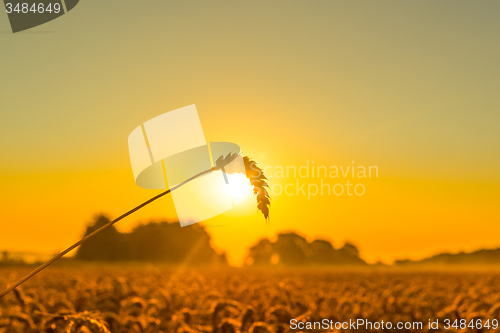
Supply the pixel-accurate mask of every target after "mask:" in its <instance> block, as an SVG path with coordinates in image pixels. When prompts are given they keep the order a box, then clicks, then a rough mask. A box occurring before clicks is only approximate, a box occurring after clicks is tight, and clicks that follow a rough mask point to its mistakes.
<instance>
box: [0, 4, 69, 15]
mask: <svg viewBox="0 0 500 333" xmlns="http://www.w3.org/2000/svg"><path fill="white" fill-rule="evenodd" d="M5 8H6V10H7V14H10V13H19V14H21V13H22V14H27V13H37V14H42V13H56V14H57V13H59V12H60V11H61V4H59V3H54V4H52V3H49V4H43V3H34V4H32V5H31V6H30V4H28V3H19V2H18V3H6V4H5Z"/></svg>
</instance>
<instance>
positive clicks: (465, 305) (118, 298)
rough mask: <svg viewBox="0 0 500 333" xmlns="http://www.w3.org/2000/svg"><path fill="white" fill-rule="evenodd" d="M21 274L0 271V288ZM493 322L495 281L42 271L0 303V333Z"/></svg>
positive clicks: (479, 275)
mask: <svg viewBox="0 0 500 333" xmlns="http://www.w3.org/2000/svg"><path fill="white" fill-rule="evenodd" d="M26 272H27V270H25V269H12V268H3V269H0V287H2V288H3V287H5V285H7V284H8V283H12V282H14V281H15V280H16V279H18V278H19V277H21V276H22V274H24V273H26ZM499 315H500V274H499V273H497V272H488V271H476V272H472V271H469V272H453V271H440V272H436V271H434V272H432V271H427V272H425V271H401V270H399V271H396V270H391V269H382V270H358V271H341V270H328V271H324V270H308V271H306V270H286V271H265V270H249V269H223V270H208V269H207V270H194V269H167V268H165V269H159V268H155V267H141V268H139V267H128V268H117V267H115V268H110V267H101V266H88V267H83V268H82V267H80V268H51V269H49V270H47V271H45V272H43V273H41V274H40V275H38V276H36V277H35V278H33V279H32V280H30V281H28V282H27V283H26V284H25V285H23V286H22V288H19V289H18V290H17V291H16V292H13V293H10V294H8V295H7V296H6V297H4V298H3V299H1V300H0V332H1V333H14V332H22V333H30V332H54V333H56V332H68V333H76V332H113V333H115V332H116V333H121V332H141V333H160V332H165V333H166V332H214V333H219V332H220V333H226V332H254V333H260V332H289V331H295V332H297V331H300V330H291V328H290V320H291V319H294V318H295V319H297V320H298V321H303V320H305V321H320V320H322V319H325V318H327V319H329V320H334V321H346V320H349V319H352V320H355V319H356V318H364V319H365V320H371V321H380V320H384V321H392V322H397V321H419V322H423V323H427V322H428V320H429V319H431V320H435V319H439V320H441V321H442V320H444V319H446V318H447V319H450V320H454V319H457V318H458V319H467V320H470V319H474V320H477V319H484V320H486V319H490V320H491V319H498V318H499ZM441 321H440V322H441ZM305 331H310V330H305ZM314 331H318V332H320V331H328V332H334V331H339V332H350V331H354V330H352V329H335V328H334V329H327V330H323V329H318V330H314ZM355 331H358V332H363V331H381V330H375V329H374V330H366V329H358V330H355ZM393 331H394V330H393ZM399 331H403V330H399ZM406 331H408V332H411V331H429V329H428V328H427V327H426V325H424V326H423V329H420V330H417V329H415V330H413V329H408V330H406ZM439 331H460V332H473V331H477V332H481V331H488V329H486V328H482V329H476V328H475V329H471V328H463V329H461V328H458V329H449V330H446V329H444V327H441V328H440V330H439ZM489 331H500V330H499V329H497V330H494V329H492V328H490V329H489Z"/></svg>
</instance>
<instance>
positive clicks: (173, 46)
mask: <svg viewBox="0 0 500 333" xmlns="http://www.w3.org/2000/svg"><path fill="white" fill-rule="evenodd" d="M153 7H154V8H153ZM498 9H500V5H499V4H497V3H495V2H483V3H481V4H477V3H467V2H465V1H440V2H439V3H436V2H433V1H419V2H418V3H413V4H410V3H401V2H397V1H380V2H377V3H374V2H370V1H361V2H356V3H348V2H330V1H318V2H317V3H307V2H289V1H274V2H273V3H268V2H265V1H252V2H251V3H228V2H224V1H212V2H210V3H208V2H206V3H205V2H203V3H195V2H190V1H186V2H182V3H177V2H176V3H173V2H169V1H165V2H161V3H155V4H154V6H153V4H152V3H151V6H141V7H138V6H137V2H136V1H122V2H120V5H117V4H116V3H113V2H99V3H92V2H82V3H81V4H79V6H78V7H77V8H75V10H73V11H72V12H71V13H69V14H68V15H65V16H64V17H62V18H60V19H57V20H54V21H52V22H50V23H48V24H45V25H43V26H41V27H39V28H35V29H33V30H31V31H27V32H25V33H20V34H16V35H13V34H8V33H1V34H0V54H1V56H2V62H1V63H0V72H1V73H2V74H1V80H0V84H1V86H0V103H1V104H0V105H1V109H0V121H1V124H2V125H3V126H2V128H3V129H2V132H1V133H0V142H1V145H0V202H1V205H0V207H1V208H2V209H1V210H0V226H1V227H2V232H1V233H0V249H15V250H26V251H41V252H53V251H57V250H61V249H63V248H65V247H66V246H68V245H70V244H72V242H74V241H76V240H77V239H78V237H79V236H81V235H82V233H83V231H84V227H85V225H86V223H88V222H89V221H90V220H91V218H92V216H93V215H94V214H96V213H99V212H105V213H107V214H109V216H111V217H114V216H118V215H120V214H121V213H123V212H125V211H127V210H128V209H130V208H131V207H133V206H135V205H137V204H139V203H141V202H142V201H144V200H146V199H148V198H150V197H152V196H153V195H154V194H156V193H157V192H156V191H151V190H144V189H141V188H139V187H137V186H136V185H135V183H134V180H133V176H132V171H131V169H130V162H129V159H128V149H127V137H128V135H129V133H130V132H131V131H132V130H133V129H134V128H135V127H137V126H138V125H140V124H141V123H143V122H144V121H146V120H148V119H151V118H153V117H155V116H157V115H159V114H161V113H164V112H166V111H169V110H173V109H176V108H179V107H182V106H186V105H190V104H196V106H197V108H198V112H199V115H200V119H201V122H202V125H203V129H204V132H205V137H206V139H207V140H208V141H230V142H235V143H237V144H239V145H240V146H241V147H242V150H243V152H244V153H246V154H248V155H249V156H251V157H252V158H254V159H256V160H258V161H259V162H260V163H261V164H262V166H272V167H276V166H284V167H286V166H296V167H299V166H301V165H304V164H305V163H307V161H310V163H312V161H314V162H315V165H325V166H349V165H352V161H354V162H355V165H364V166H370V165H371V166H377V167H378V169H379V177H378V178H372V179H364V180H363V184H364V185H365V187H366V192H365V194H364V195H363V196H352V197H351V196H347V195H343V196H338V197H337V196H315V197H312V198H311V199H310V200H308V198H307V197H306V196H297V195H295V196H287V195H280V196H276V197H275V198H274V200H273V206H272V222H271V225H270V227H266V226H265V222H264V221H263V219H262V218H261V216H260V215H258V214H257V213H256V211H255V209H254V208H253V205H254V203H253V201H252V200H253V199H252V198H249V199H248V202H247V203H246V205H243V206H241V207H238V208H237V209H235V210H234V211H231V212H228V213H226V214H224V215H223V216H220V217H217V218H214V219H212V220H210V221H207V222H206V223H205V224H206V225H208V230H209V231H210V233H211V234H212V236H213V241H214V245H215V246H216V247H217V248H218V249H220V250H225V251H227V252H228V254H229V257H230V259H231V261H232V262H233V263H240V262H241V260H242V257H243V255H244V253H245V250H246V249H247V248H248V246H250V245H251V244H253V243H254V242H256V241H257V240H258V239H259V238H260V237H274V235H276V233H278V232H281V231H288V230H296V231H297V232H299V233H301V234H303V235H305V236H306V237H308V238H309V239H313V238H315V237H321V238H326V239H329V240H331V241H332V242H333V243H334V245H335V246H337V247H338V246H341V245H342V244H343V242H344V241H345V240H349V241H352V242H354V243H355V244H357V245H358V246H359V248H360V250H361V255H362V257H363V258H365V259H367V260H368V261H370V262H374V261H377V260H383V261H386V262H391V261H392V260H394V259H397V258H407V257H409V258H421V257H424V256H428V255H432V254H435V253H437V252H440V251H461V250H467V251H468V250H474V249H479V248H483V247H500V241H499V240H498V237H497V236H496V235H498V233H499V232H500V223H499V222H500V210H499V208H498V207H497V206H498V205H497V202H498V199H499V197H500V195H499V194H500V176H499V175H498V170H499V167H500V155H499V154H498V151H499V148H500V135H499V134H498V124H499V123H500V118H499V117H500V114H499V113H498V108H499V106H500V105H499V100H498V94H497V91H498V84H499V82H498V78H499V77H500V75H499V74H500V73H499V66H498V58H499V56H500V45H499V44H498V43H497V36H496V31H498V28H500V22H499V21H498V20H497V16H496V14H495V13H497V12H498ZM89 18H91V19H89ZM8 29H9V27H8V22H7V20H6V16H5V17H4V16H1V17H0V32H5V31H7V30H8ZM268 170H275V169H268ZM270 180H271V184H281V185H283V186H284V185H286V184H288V183H295V181H296V179H284V178H280V179H276V178H274V179H273V178H271V179H270ZM300 181H304V182H307V183H314V182H319V181H320V180H319V179H301V180H300ZM325 181H330V182H331V183H332V184H335V183H338V182H345V181H346V180H345V179H330V180H325ZM356 181H357V180H356ZM162 200H163V199H162ZM169 200H170V199H169V198H166V199H165V200H163V201H161V202H157V203H155V204H153V205H151V206H149V207H147V208H146V209H144V210H142V211H141V212H139V213H137V214H135V216H133V217H131V218H128V219H127V220H124V221H122V222H120V223H119V225H118V226H117V227H118V228H119V229H120V230H122V231H127V230H130V229H131V228H132V227H133V226H134V225H136V224H137V223H138V222H139V221H145V220H148V219H150V218H162V217H165V216H167V217H168V216H171V213H170V212H171V211H172V205H171V202H170V201H169Z"/></svg>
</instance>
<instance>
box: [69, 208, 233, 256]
mask: <svg viewBox="0 0 500 333" xmlns="http://www.w3.org/2000/svg"><path fill="white" fill-rule="evenodd" d="M108 222H109V219H108V218H107V217H105V216H102V215H101V216H97V217H96V219H95V221H94V223H93V224H92V225H90V226H89V227H87V230H86V231H85V235H88V234H90V233H91V232H93V231H95V230H97V229H98V228H100V227H101V226H103V225H105V224H106V223H108ZM76 258H77V259H81V260H95V261H127V260H133V261H142V262H162V263H166V264H174V265H178V264H191V265H213V264H224V265H225V264H227V259H226V256H225V254H222V255H219V254H217V253H216V252H215V250H214V249H213V248H212V246H211V245H210V236H209V235H208V233H207V232H206V231H205V229H204V228H203V227H201V226H199V225H193V226H190V227H187V228H180V227H179V225H178V224H177V223H168V222H151V223H148V224H143V225H140V226H138V227H136V228H135V229H134V230H133V231H132V232H131V233H120V232H118V231H117V230H116V229H115V227H114V226H111V227H109V228H108V229H106V230H104V231H103V232H101V233H100V234H98V235H96V236H95V237H93V238H91V239H89V240H88V241H87V242H85V243H83V244H82V245H81V246H80V248H79V249H78V251H77V254H76Z"/></svg>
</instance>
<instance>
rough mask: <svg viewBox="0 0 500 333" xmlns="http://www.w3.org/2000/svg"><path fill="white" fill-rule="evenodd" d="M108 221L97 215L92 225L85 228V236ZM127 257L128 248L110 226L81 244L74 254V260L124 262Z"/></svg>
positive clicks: (120, 236) (104, 217)
mask: <svg viewBox="0 0 500 333" xmlns="http://www.w3.org/2000/svg"><path fill="white" fill-rule="evenodd" d="M109 221H110V220H109V218H107V217H106V216H104V215H98V216H96V217H95V219H94V223H92V224H91V225H89V226H88V227H87V230H85V236H86V235H88V234H90V233H92V232H94V231H95V230H97V229H99V228H100V227H102V226H103V225H105V224H106V223H108V222H109ZM128 256H129V248H128V246H127V244H126V243H125V240H124V238H123V237H122V235H121V234H120V233H119V232H118V231H117V230H116V228H115V227H114V226H111V227H109V228H107V229H105V230H104V231H102V232H101V233H99V234H98V235H96V236H95V237H93V238H91V239H89V240H88V241H87V242H85V243H83V244H82V246H80V247H79V248H78V250H77V252H76V258H77V259H80V260H99V261H119V260H126V259H127V258H128Z"/></svg>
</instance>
